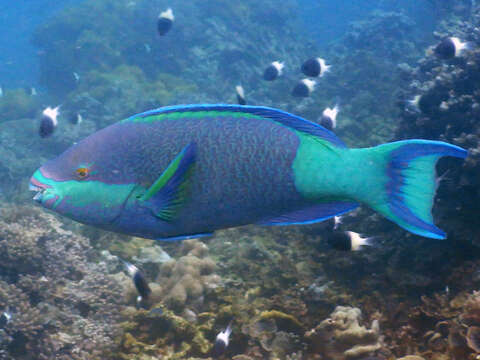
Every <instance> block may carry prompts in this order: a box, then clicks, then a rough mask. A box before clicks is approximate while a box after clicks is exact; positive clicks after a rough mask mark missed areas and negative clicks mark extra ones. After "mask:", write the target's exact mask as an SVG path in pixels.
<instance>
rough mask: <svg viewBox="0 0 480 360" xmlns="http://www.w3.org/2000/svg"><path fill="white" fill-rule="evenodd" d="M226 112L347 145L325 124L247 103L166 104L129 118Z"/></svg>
mask: <svg viewBox="0 0 480 360" xmlns="http://www.w3.org/2000/svg"><path fill="white" fill-rule="evenodd" d="M210 111H212V112H226V113H228V112H229V113H238V114H242V113H243V114H251V115H256V116H260V117H263V118H265V119H270V120H273V121H275V122H278V123H279V124H282V125H284V126H287V127H290V128H292V129H294V130H297V131H300V132H303V133H306V134H309V135H313V136H317V137H319V138H321V139H324V140H326V141H328V142H329V143H331V144H333V145H335V146H338V147H342V148H344V147H346V145H345V143H344V142H343V141H342V140H340V139H339V138H338V137H337V136H336V135H335V134H334V133H333V132H331V131H329V130H327V129H325V128H324V127H323V126H321V125H318V124H315V123H313V122H311V121H308V120H305V119H303V118H301V117H299V116H296V115H293V114H290V113H287V112H285V111H281V110H277V109H273V108H269V107H265V106H245V105H242V106H240V105H227V104H198V105H175V106H166V107H162V108H159V109H155V110H150V111H146V112H144V113H141V114H138V115H134V116H132V117H130V118H128V119H127V121H128V120H132V121H142V120H141V119H145V118H148V117H151V116H158V115H162V114H171V113H194V112H210Z"/></svg>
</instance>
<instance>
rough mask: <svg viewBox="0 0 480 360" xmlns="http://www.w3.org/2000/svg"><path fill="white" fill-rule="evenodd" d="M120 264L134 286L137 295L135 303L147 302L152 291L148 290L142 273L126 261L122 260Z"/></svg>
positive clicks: (148, 287)
mask: <svg viewBox="0 0 480 360" xmlns="http://www.w3.org/2000/svg"><path fill="white" fill-rule="evenodd" d="M122 262H123V265H124V266H125V270H126V271H127V273H128V275H129V276H130V277H131V278H132V281H133V284H134V285H135V288H136V289H137V292H138V294H139V296H138V298H137V303H141V302H142V301H144V300H147V299H148V297H149V295H150V293H151V292H152V290H151V289H150V286H148V283H147V280H146V279H145V275H143V273H142V272H141V271H140V270H139V269H138V268H137V267H136V266H135V265H133V264H131V263H129V262H128V261H125V260H122Z"/></svg>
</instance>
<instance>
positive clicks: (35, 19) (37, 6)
mask: <svg viewBox="0 0 480 360" xmlns="http://www.w3.org/2000/svg"><path fill="white" fill-rule="evenodd" d="M81 1H82V0H61V1H58V0H24V1H8V0H3V1H1V2H0V49H2V51H1V52H0V84H1V85H2V86H5V87H7V88H8V87H10V88H12V87H31V86H36V85H37V83H38V57H39V56H41V53H39V52H38V49H36V48H35V47H33V46H32V44H31V37H32V34H33V31H34V30H35V29H36V28H37V26H39V25H40V24H43V23H45V22H46V21H48V20H49V19H50V18H51V17H52V16H54V15H55V14H56V13H57V12H58V11H60V10H61V9H62V8H64V7H65V6H67V5H69V4H73V3H79V2H81Z"/></svg>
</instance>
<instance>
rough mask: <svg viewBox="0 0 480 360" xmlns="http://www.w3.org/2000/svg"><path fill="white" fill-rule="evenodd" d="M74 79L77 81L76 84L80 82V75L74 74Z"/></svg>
mask: <svg viewBox="0 0 480 360" xmlns="http://www.w3.org/2000/svg"><path fill="white" fill-rule="evenodd" d="M73 78H74V79H75V82H79V81H80V75H78V73H76V72H73Z"/></svg>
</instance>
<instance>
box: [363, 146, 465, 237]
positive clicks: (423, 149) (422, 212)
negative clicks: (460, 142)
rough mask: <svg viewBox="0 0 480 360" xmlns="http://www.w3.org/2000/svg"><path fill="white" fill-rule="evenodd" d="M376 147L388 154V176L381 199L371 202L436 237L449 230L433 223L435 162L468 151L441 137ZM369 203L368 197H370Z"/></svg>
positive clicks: (408, 225) (391, 217)
mask: <svg viewBox="0 0 480 360" xmlns="http://www.w3.org/2000/svg"><path fill="white" fill-rule="evenodd" d="M372 151H375V152H378V153H380V154H381V155H382V156H384V157H385V160H386V161H385V163H386V168H385V172H386V177H387V180H386V182H385V183H384V185H383V190H378V192H379V193H380V192H383V195H382V198H383V200H382V201H381V202H377V203H372V204H369V205H370V206H371V207H372V208H373V209H374V210H376V211H378V212H379V213H381V214H382V215H384V216H385V217H387V218H388V219H389V220H391V221H393V222H395V223H396V224H397V225H399V226H401V227H403V228H404V229H406V230H408V231H410V232H412V233H414V234H417V235H420V236H425V237H429V238H433V239H445V238H446V234H445V232H443V231H442V230H441V229H439V228H438V227H436V226H435V224H434V223H433V216H432V212H431V211H432V207H433V202H434V198H435V191H436V188H437V181H436V179H435V165H436V163H437V161H438V159H440V158H441V157H443V156H453V157H458V158H462V159H463V158H465V157H466V156H467V151H466V150H464V149H462V148H461V147H458V146H455V145H451V144H448V143H445V142H441V141H430V140H404V141H397V142H393V143H388V144H383V145H379V146H377V147H374V148H372ZM367 204H368V201H367Z"/></svg>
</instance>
